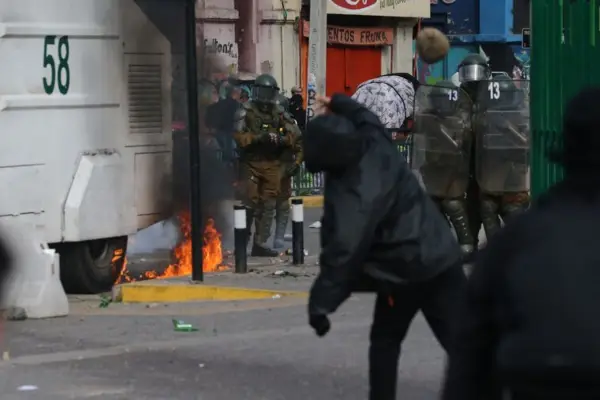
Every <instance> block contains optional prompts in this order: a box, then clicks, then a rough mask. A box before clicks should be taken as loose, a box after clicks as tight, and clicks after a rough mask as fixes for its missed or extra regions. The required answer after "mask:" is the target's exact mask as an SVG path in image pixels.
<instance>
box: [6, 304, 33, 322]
mask: <svg viewBox="0 0 600 400" xmlns="http://www.w3.org/2000/svg"><path fill="white" fill-rule="evenodd" d="M4 318H6V319H7V320H8V321H25V320H26V319H27V311H25V309H24V308H23V307H10V308H8V309H7V310H6V311H4Z"/></svg>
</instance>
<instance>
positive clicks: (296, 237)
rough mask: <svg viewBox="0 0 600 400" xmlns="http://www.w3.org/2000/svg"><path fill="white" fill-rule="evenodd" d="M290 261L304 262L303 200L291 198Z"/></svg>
mask: <svg viewBox="0 0 600 400" xmlns="http://www.w3.org/2000/svg"><path fill="white" fill-rule="evenodd" d="M292 262H293V263H294V265H301V264H304V202H303V201H302V199H292Z"/></svg>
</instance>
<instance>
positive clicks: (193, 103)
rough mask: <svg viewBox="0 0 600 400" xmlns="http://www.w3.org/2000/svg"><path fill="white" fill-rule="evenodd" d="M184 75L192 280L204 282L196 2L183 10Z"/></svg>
mask: <svg viewBox="0 0 600 400" xmlns="http://www.w3.org/2000/svg"><path fill="white" fill-rule="evenodd" d="M185 72H186V77H187V108H188V110H187V111H188V124H187V131H188V135H189V143H190V180H191V181H190V223H191V232H190V238H191V240H192V280H193V281H198V282H202V281H204V273H203V271H202V261H203V260H202V247H203V246H204V220H203V217H202V214H203V213H202V196H201V187H200V136H199V131H200V126H199V125H200V123H199V117H198V76H197V75H196V74H197V73H198V58H197V54H196V2H195V1H194V0H188V1H186V6H185Z"/></svg>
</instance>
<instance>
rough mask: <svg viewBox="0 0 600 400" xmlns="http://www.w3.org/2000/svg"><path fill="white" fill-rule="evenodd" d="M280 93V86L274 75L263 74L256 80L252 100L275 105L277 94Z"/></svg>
mask: <svg viewBox="0 0 600 400" xmlns="http://www.w3.org/2000/svg"><path fill="white" fill-rule="evenodd" d="M278 94H279V86H277V81H276V80H275V78H273V76H272V75H269V74H262V75H259V76H258V77H257V78H256V79H255V80H254V85H253V86H252V100H253V101H255V102H257V103H259V104H265V105H266V104H269V105H275V104H276V103H277V95H278Z"/></svg>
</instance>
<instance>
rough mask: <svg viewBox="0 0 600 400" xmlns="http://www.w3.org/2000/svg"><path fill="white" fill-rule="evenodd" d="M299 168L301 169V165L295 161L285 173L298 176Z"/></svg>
mask: <svg viewBox="0 0 600 400" xmlns="http://www.w3.org/2000/svg"><path fill="white" fill-rule="evenodd" d="M299 169H300V166H299V165H298V164H296V163H294V164H293V165H292V166H291V167H289V168H288V169H286V170H285V174H286V175H287V176H296V174H297V173H298V170H299Z"/></svg>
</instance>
